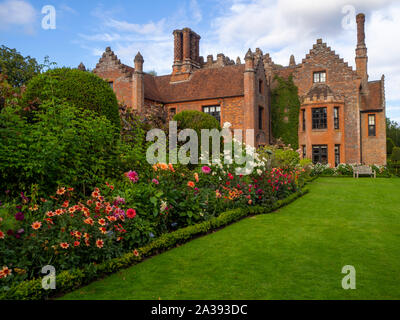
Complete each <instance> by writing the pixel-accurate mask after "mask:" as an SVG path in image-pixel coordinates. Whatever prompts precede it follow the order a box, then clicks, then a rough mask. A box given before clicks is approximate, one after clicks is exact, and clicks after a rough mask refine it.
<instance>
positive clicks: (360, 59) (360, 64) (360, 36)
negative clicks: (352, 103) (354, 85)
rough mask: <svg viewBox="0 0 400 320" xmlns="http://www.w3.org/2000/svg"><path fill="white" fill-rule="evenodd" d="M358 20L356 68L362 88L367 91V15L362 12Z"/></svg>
mask: <svg viewBox="0 0 400 320" xmlns="http://www.w3.org/2000/svg"><path fill="white" fill-rule="evenodd" d="M356 21H357V48H356V68H357V74H358V75H359V76H360V77H361V78H362V88H363V90H364V92H365V90H366V89H367V83H368V55H367V47H366V45H365V15H364V14H363V13H360V14H358V15H357V17H356Z"/></svg>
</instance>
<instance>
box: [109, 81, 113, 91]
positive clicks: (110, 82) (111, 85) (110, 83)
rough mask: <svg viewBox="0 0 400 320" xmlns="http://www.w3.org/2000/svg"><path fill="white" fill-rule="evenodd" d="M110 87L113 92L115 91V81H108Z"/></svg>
mask: <svg viewBox="0 0 400 320" xmlns="http://www.w3.org/2000/svg"><path fill="white" fill-rule="evenodd" d="M108 85H109V86H110V88H111V89H112V90H114V81H108Z"/></svg>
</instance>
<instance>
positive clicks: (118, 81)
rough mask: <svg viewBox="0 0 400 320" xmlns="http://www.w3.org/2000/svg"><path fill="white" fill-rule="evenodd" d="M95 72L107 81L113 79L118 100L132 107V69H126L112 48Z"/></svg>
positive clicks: (103, 57)
mask: <svg viewBox="0 0 400 320" xmlns="http://www.w3.org/2000/svg"><path fill="white" fill-rule="evenodd" d="M131 69H132V70H133V68H131ZM93 73H95V74H96V75H98V76H99V77H101V78H102V79H104V80H106V81H112V82H113V88H114V92H115V94H116V96H117V99H118V101H119V102H120V103H122V104H125V105H127V106H128V107H130V108H131V107H132V74H131V70H128V69H126V66H124V65H123V64H121V62H120V61H119V60H118V59H117V56H116V55H114V53H113V52H112V51H111V50H110V51H106V52H105V53H104V54H103V56H102V57H101V59H100V61H99V63H98V64H97V66H96V68H95V69H94V70H93Z"/></svg>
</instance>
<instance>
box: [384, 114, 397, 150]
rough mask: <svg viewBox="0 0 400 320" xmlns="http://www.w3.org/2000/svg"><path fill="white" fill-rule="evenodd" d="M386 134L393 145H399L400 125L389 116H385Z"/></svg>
mask: <svg viewBox="0 0 400 320" xmlns="http://www.w3.org/2000/svg"><path fill="white" fill-rule="evenodd" d="M386 136H387V138H390V139H392V141H393V143H394V145H395V146H397V147H400V126H399V124H398V123H397V122H395V121H392V120H390V119H389V118H386ZM388 153H389V152H388Z"/></svg>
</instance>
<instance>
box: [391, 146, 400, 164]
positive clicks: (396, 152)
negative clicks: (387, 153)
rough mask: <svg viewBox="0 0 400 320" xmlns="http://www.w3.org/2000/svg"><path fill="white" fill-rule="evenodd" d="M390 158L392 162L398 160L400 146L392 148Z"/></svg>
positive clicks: (399, 157)
mask: <svg viewBox="0 0 400 320" xmlns="http://www.w3.org/2000/svg"><path fill="white" fill-rule="evenodd" d="M391 160H392V162H393V163H397V162H399V161H400V147H394V148H393V151H392V158H391Z"/></svg>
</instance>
